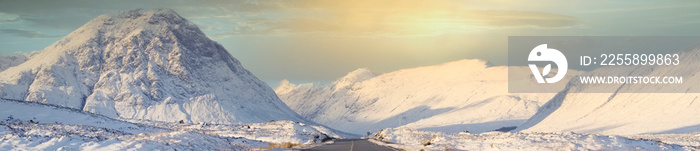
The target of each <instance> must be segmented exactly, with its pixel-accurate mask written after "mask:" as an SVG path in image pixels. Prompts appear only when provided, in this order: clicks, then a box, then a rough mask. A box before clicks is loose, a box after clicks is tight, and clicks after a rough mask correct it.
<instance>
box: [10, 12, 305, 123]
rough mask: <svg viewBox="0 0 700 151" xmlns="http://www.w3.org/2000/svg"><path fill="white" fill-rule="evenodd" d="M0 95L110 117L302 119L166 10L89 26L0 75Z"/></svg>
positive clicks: (233, 120)
mask: <svg viewBox="0 0 700 151" xmlns="http://www.w3.org/2000/svg"><path fill="white" fill-rule="evenodd" d="M0 97H1V98H5V99H12V100H25V101H30V102H40V103H46V104H53V105H58V106H63V107H69V108H74V109H79V110H84V111H89V112H92V113H97V114H101V115H105V116H108V117H111V118H124V119H144V120H153V121H166V122H175V121H180V120H183V121H185V122H188V123H189V122H216V123H239V122H244V123H249V122H267V121H270V120H292V121H304V120H303V118H302V117H300V116H299V115H298V114H296V113H295V112H294V111H292V110H291V109H290V108H289V107H287V106H286V105H285V104H284V103H283V102H282V101H280V100H279V98H277V96H276V95H275V93H274V91H273V90H272V89H271V88H270V87H268V86H267V85H266V84H265V83H263V82H261V81H260V80H259V79H257V78H256V77H255V76H254V75H253V74H251V73H250V72H249V71H248V70H246V69H244V68H243V67H242V66H241V64H240V63H239V61H238V60H236V59H235V58H233V57H232V56H231V55H230V54H229V53H228V52H227V51H226V50H225V49H224V48H223V47H222V46H221V45H220V44H218V43H217V42H214V41H212V40H210V39H209V38H207V37H206V36H205V35H204V33H202V31H201V30H200V29H199V28H198V27H197V26H196V25H194V24H193V23H191V22H189V21H188V20H186V19H184V18H182V17H181V16H179V15H178V14H177V13H175V12H174V11H172V10H170V9H153V10H133V11H128V12H123V13H119V14H115V15H101V16H99V17H97V18H95V19H93V20H91V21H89V22H88V23H86V24H85V25H83V26H82V27H80V28H78V29H77V30H75V31H74V32H72V33H70V34H69V35H67V36H65V37H64V38H63V39H61V40H59V41H58V42H56V43H54V44H52V45H51V46H48V47H46V48H45V49H44V50H42V51H41V52H39V53H38V54H36V55H34V56H32V57H31V59H30V60H28V61H26V62H25V63H23V64H21V65H18V66H16V67H14V68H9V69H7V70H5V71H3V72H1V73H0Z"/></svg>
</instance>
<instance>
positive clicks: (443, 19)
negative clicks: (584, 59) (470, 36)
mask: <svg viewBox="0 0 700 151" xmlns="http://www.w3.org/2000/svg"><path fill="white" fill-rule="evenodd" d="M259 2H260V3H258V4H261V5H265V6H266V7H261V10H258V11H256V12H259V13H260V12H262V13H263V15H256V16H254V17H259V18H262V19H263V20H265V21H264V22H265V23H264V24H257V23H255V24H256V25H255V26H254V27H255V29H252V28H247V29H246V31H247V32H231V33H230V34H235V33H241V34H251V33H253V34H314V33H319V34H327V35H436V34H444V33H455V32H458V33H459V32H469V31H474V30H480V29H492V28H570V27H575V26H577V25H580V23H581V22H580V19H578V18H576V17H573V16H568V15H562V14H556V13H549V12H538V11H519V10H478V9H473V8H467V7H459V6H460V5H458V4H459V2H458V1H440V2H436V1H427V0H418V1H401V0H381V1H375V0H354V1H324V0H290V1H259ZM273 6H274V7H273ZM263 8H264V9H263ZM247 11H253V10H247ZM265 13H267V14H265ZM242 22H247V21H245V20H244V21H242ZM258 25H261V26H258ZM237 27H240V26H237ZM251 30H254V31H251Z"/></svg>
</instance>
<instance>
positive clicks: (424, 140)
mask: <svg viewBox="0 0 700 151" xmlns="http://www.w3.org/2000/svg"><path fill="white" fill-rule="evenodd" d="M681 135H687V136H690V137H672V138H674V139H676V140H675V142H674V141H658V140H655V139H650V138H652V137H655V136H657V135H647V136H645V137H641V136H640V137H629V138H628V137H623V136H615V135H597V134H578V133H571V132H570V133H520V132H516V133H511V132H486V133H481V134H472V133H466V132H460V133H444V132H429V131H419V130H413V129H409V128H405V127H400V128H389V129H384V130H382V131H380V132H378V133H375V134H374V136H373V139H376V140H380V141H383V142H388V143H379V144H383V145H388V146H391V147H395V148H400V149H405V150H697V149H700V148H698V146H697V145H692V144H688V143H691V142H695V143H696V144H697V135H690V134H681ZM692 136H695V137H692ZM660 137H662V136H660ZM666 140H670V139H666Z"/></svg>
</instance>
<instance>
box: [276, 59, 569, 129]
mask: <svg viewBox="0 0 700 151" xmlns="http://www.w3.org/2000/svg"><path fill="white" fill-rule="evenodd" d="M510 70H526V71H528V72H529V70H530V69H529V68H526V67H513V68H511V69H510ZM576 74H578V71H569V74H568V75H569V76H573V75H576ZM507 76H508V67H505V66H490V65H488V63H487V62H486V61H483V60H460V61H454V62H449V63H444V64H440V65H435V66H427V67H418V68H411V69H403V70H399V71H394V72H390V73H385V74H381V75H380V74H376V73H373V72H371V71H369V70H368V69H365V68H361V69H357V70H355V71H352V72H350V73H348V74H347V75H346V76H344V77H342V78H339V79H338V80H336V81H335V82H333V83H331V84H315V83H307V84H299V85H296V84H292V83H290V82H289V81H286V80H283V81H282V82H280V85H279V86H278V87H277V88H276V89H275V92H277V95H278V96H279V97H280V98H281V99H282V101H284V102H285V103H286V104H287V105H289V106H290V107H291V108H292V109H293V110H294V111H296V112H297V113H299V114H300V115H302V116H303V117H305V118H307V119H310V120H313V121H316V122H318V123H321V124H325V125H327V126H330V127H333V128H335V129H338V130H342V131H346V132H351V133H356V134H365V133H366V132H377V131H379V130H380V129H383V128H390V127H398V126H406V127H410V128H416V129H424V130H437V131H447V132H460V131H465V130H466V131H471V132H484V131H490V130H495V129H499V128H502V127H505V129H512V128H513V127H514V126H518V125H520V124H522V123H523V122H524V121H525V120H527V119H528V118H529V117H530V116H532V115H533V114H535V112H536V111H537V110H538V108H539V107H540V106H541V105H542V104H544V103H545V102H547V101H548V100H549V99H550V98H552V97H553V96H554V95H555V94H553V93H552V94H509V93H508V83H507V82H508V77H507ZM532 78H533V77H523V78H522V80H520V81H525V82H534V81H535V80H534V79H532ZM561 83H563V84H561V85H559V87H558V88H560V89H563V87H564V84H566V83H565V82H561ZM505 129H504V130H505Z"/></svg>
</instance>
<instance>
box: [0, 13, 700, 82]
mask: <svg viewBox="0 0 700 151" xmlns="http://www.w3.org/2000/svg"><path fill="white" fill-rule="evenodd" d="M159 7H165V8H171V9H173V10H175V11H176V12H178V13H179V14H180V15H181V16H183V17H185V18H187V19H188V20H190V21H192V22H194V23H195V24H197V25H198V26H199V27H200V28H201V29H202V31H204V33H205V34H207V36H208V37H210V38H211V39H213V40H215V41H217V42H219V43H221V44H222V45H223V46H224V47H225V48H226V49H227V50H228V51H229V52H230V53H231V54H232V55H233V56H234V57H235V58H237V59H239V60H240V61H241V63H242V64H243V66H244V67H245V68H246V69H248V70H250V71H251V72H252V73H253V74H255V75H256V76H257V77H258V78H260V79H261V80H263V81H265V82H267V83H268V84H269V85H271V86H273V87H274V86H276V85H277V82H279V81H280V80H282V79H288V80H289V81H291V82H292V83H306V82H330V81H333V80H335V79H337V78H339V77H342V76H343V75H345V74H347V73H348V72H351V71H353V70H355V69H357V68H369V69H370V70H371V71H373V72H376V73H387V72H391V71H396V70H400V69H404V68H413V67H419V66H429V65H436V64H441V63H445V62H450V61H456V60H461V59H483V60H487V61H489V62H491V63H492V64H494V65H506V63H507V58H508V57H507V49H508V46H507V43H508V36H700V1H691V0H688V1H674V0H668V1H655V0H640V1H619V0H612V1H583V0H574V1H557V0H533V1H507V0H415V1H407V0H352V1H340V0H220V1H219V0H204V1H185V0H125V1H106V0H62V1H56V0H47V1H44V0H0V55H12V54H17V53H26V52H32V51H37V50H42V49H43V48H44V47H46V46H49V45H50V44H52V43H54V42H55V41H57V40H59V39H60V38H62V37H63V36H65V35H67V34H69V33H70V32H72V31H73V30H75V29H77V28H78V27H80V26H81V25H83V24H84V23H86V22H87V21H89V20H91V19H92V18H94V17H97V16H99V15H101V14H114V13H118V12H121V11H128V10H133V9H139V8H143V9H150V8H159Z"/></svg>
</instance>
